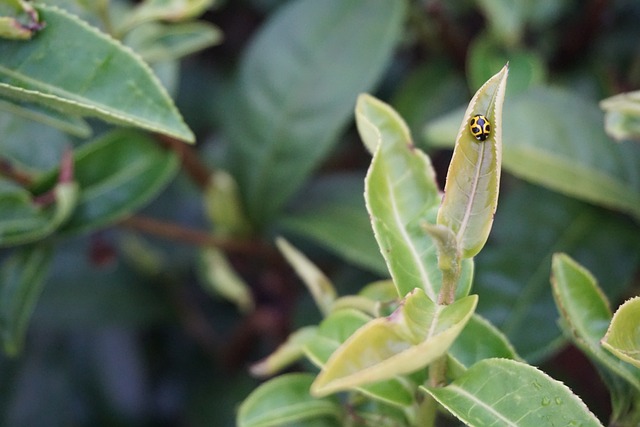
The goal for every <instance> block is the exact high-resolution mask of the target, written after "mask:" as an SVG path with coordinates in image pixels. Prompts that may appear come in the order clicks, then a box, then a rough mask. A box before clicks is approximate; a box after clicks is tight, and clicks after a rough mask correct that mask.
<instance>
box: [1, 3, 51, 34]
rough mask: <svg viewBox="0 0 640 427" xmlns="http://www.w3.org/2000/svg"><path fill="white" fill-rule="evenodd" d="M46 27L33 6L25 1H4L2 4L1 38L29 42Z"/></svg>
mask: <svg viewBox="0 0 640 427" xmlns="http://www.w3.org/2000/svg"><path fill="white" fill-rule="evenodd" d="M45 25H46V24H43V23H42V22H41V21H40V20H39V17H38V12H37V11H36V10H35V9H34V8H33V6H32V5H31V4H30V3H27V2H26V1H24V0H4V1H3V2H2V4H0V38H5V39H9V40H29V39H31V37H33V35H34V34H35V33H36V32H38V31H40V30H41V29H42V28H43V27H44V26H45Z"/></svg>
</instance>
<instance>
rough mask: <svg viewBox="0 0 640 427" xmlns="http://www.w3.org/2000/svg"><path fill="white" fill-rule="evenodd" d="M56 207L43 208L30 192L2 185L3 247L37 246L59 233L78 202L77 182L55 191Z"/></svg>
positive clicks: (0, 244)
mask: <svg viewBox="0 0 640 427" xmlns="http://www.w3.org/2000/svg"><path fill="white" fill-rule="evenodd" d="M53 194H54V196H55V202H54V204H53V206H40V205H38V204H37V203H35V202H34V200H33V196H32V194H31V193H29V192H28V191H27V190H25V189H23V188H21V187H18V186H15V185H12V184H9V183H8V182H2V183H1V184H0V247H3V246H13V245H19V244H24V243H30V242H34V241H36V240H39V239H42V238H44V237H46V236H48V235H50V234H51V233H53V232H54V231H55V230H56V229H58V228H59V227H60V226H61V225H62V224H63V223H64V222H65V221H66V220H67V219H68V218H69V216H71V214H72V212H73V210H74V208H75V207H76V203H77V201H78V185H77V184H76V183H75V182H67V183H59V184H57V185H56V186H55V187H54V190H53Z"/></svg>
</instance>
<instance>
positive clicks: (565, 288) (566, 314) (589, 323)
mask: <svg viewBox="0 0 640 427" xmlns="http://www.w3.org/2000/svg"><path fill="white" fill-rule="evenodd" d="M551 272H552V275H551V283H552V285H553V286H552V290H553V297H554V298H555V300H556V305H557V306H558V311H559V312H560V314H561V316H562V319H563V321H564V322H565V323H566V325H567V327H568V328H569V329H570V331H571V334H572V335H573V339H574V341H575V343H576V344H577V345H578V346H580V347H581V348H582V349H583V350H584V351H585V352H586V354H587V356H588V357H589V358H591V359H593V360H595V361H597V362H599V363H602V364H603V365H604V366H605V367H606V368H607V369H609V370H610V371H612V372H614V373H615V374H617V375H619V376H620V377H622V378H624V379H625V380H626V381H627V382H629V384H631V385H632V386H633V387H634V388H635V389H636V391H640V370H638V369H637V368H635V367H633V366H631V365H629V364H627V363H625V362H623V361H621V360H620V359H618V358H617V357H615V356H614V355H612V354H611V353H609V352H607V351H605V350H604V349H603V348H602V346H601V344H600V340H601V339H602V338H603V337H604V336H605V333H606V332H607V326H608V325H609V323H610V322H611V309H610V308H609V302H608V301H607V299H606V297H605V295H604V294H603V293H602V291H601V290H600V288H599V287H598V284H597V282H596V280H595V278H594V277H593V276H592V275H591V273H589V271H587V270H586V269H585V268H584V267H582V266H581V265H579V264H578V263H577V262H575V261H574V260H573V259H571V258H570V257H569V256H568V255H566V254H556V255H554V257H553V261H552V264H551Z"/></svg>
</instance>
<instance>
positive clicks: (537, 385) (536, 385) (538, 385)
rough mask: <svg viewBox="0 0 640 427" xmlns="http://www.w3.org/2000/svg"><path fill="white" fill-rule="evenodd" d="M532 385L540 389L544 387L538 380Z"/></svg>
mask: <svg viewBox="0 0 640 427" xmlns="http://www.w3.org/2000/svg"><path fill="white" fill-rule="evenodd" d="M531 385H532V386H533V387H535V388H536V389H538V390H540V389H542V385H541V384H540V383H539V382H538V381H534V382H532V383H531Z"/></svg>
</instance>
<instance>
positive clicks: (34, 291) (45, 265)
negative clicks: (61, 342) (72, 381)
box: [0, 246, 52, 356]
mask: <svg viewBox="0 0 640 427" xmlns="http://www.w3.org/2000/svg"><path fill="white" fill-rule="evenodd" d="M51 257H52V252H51V250H50V249H49V248H46V247H44V246H36V247H26V248H21V249H19V250H18V251H17V252H14V253H13V254H12V255H11V256H9V257H8V258H6V259H4V260H3V262H2V264H1V265H0V334H1V335H0V336H1V337H2V344H3V347H4V351H5V352H6V353H7V354H9V355H13V356H15V355H16V354H17V353H18V352H19V351H20V350H21V349H22V345H23V342H24V337H25V334H26V330H27V325H28V323H29V319H30V318H31V314H32V312H33V309H34V307H35V305H36V302H37V300H38V297H39V296H40V293H41V291H42V287H43V286H44V281H45V277H46V275H47V271H48V269H49V264H50V261H51Z"/></svg>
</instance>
